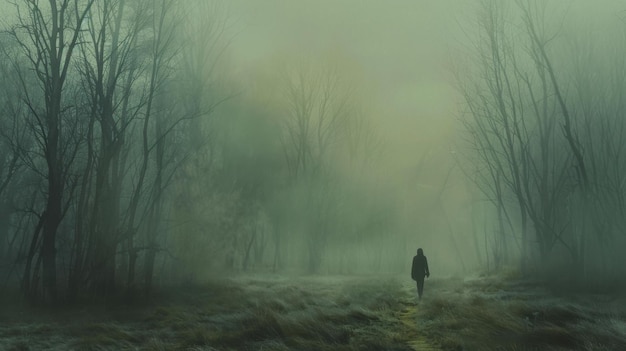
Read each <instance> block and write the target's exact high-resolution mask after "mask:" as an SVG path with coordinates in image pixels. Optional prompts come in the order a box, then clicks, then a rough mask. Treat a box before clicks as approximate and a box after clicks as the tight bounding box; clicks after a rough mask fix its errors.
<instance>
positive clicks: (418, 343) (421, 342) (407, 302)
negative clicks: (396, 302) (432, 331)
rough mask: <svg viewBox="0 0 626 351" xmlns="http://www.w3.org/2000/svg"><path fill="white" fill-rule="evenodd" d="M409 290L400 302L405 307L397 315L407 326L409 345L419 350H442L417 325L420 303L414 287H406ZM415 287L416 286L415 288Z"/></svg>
mask: <svg viewBox="0 0 626 351" xmlns="http://www.w3.org/2000/svg"><path fill="white" fill-rule="evenodd" d="M405 289H406V291H407V294H406V295H407V297H406V298H403V299H402V300H401V301H400V302H401V304H402V305H403V306H404V308H403V309H402V310H401V311H400V312H399V313H398V315H397V317H398V319H399V320H400V321H401V322H402V325H403V326H404V327H405V330H406V331H405V333H406V335H407V338H408V339H409V341H408V345H409V347H411V348H412V349H413V350H419V351H442V349H441V348H440V347H438V346H436V345H433V344H431V343H430V342H428V340H426V337H425V336H424V335H423V334H422V333H420V331H419V328H418V326H417V310H418V308H419V304H418V303H417V302H416V300H415V298H414V297H413V294H415V292H413V290H412V289H410V292H409V287H408V286H407V287H405ZM413 289H414V288H413Z"/></svg>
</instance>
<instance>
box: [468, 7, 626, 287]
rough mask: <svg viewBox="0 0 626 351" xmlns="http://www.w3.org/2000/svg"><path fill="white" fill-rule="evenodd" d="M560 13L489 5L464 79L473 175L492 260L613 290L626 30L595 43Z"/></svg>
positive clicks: (619, 229) (619, 261) (618, 259)
mask: <svg viewBox="0 0 626 351" xmlns="http://www.w3.org/2000/svg"><path fill="white" fill-rule="evenodd" d="M552 6H554V3H550V2H538V1H537V2H536V1H521V0H520V1H516V2H514V3H511V4H504V3H501V2H496V1H487V2H484V3H483V4H482V6H481V7H480V11H479V17H478V18H479V20H478V22H477V23H478V38H479V39H478V40H477V41H476V42H475V46H474V47H473V48H472V52H474V53H475V55H474V56H473V57H474V61H473V62H474V68H473V69H472V70H471V72H465V73H468V74H462V75H461V74H460V75H459V82H460V84H459V85H460V87H461V91H462V93H463V97H464V101H465V111H464V113H463V118H462V122H463V123H464V125H465V127H466V131H467V132H468V138H467V140H468V142H469V149H470V152H468V153H466V155H467V157H468V159H470V160H472V161H473V162H475V165H476V167H475V168H471V167H466V169H467V173H468V175H469V176H470V177H471V179H473V180H474V182H475V184H477V185H478V187H479V189H480V190H481V191H482V193H483V194H484V195H485V197H486V199H487V201H488V202H489V203H490V204H491V207H492V208H493V209H495V211H494V212H493V215H492V216H491V218H493V219H494V220H493V222H494V223H495V224H494V225H493V226H492V228H489V229H488V230H486V242H488V244H487V246H488V249H487V248H486V250H485V251H488V252H487V255H486V256H485V260H486V261H489V263H490V265H491V267H492V268H493V267H497V266H502V265H505V264H511V263H513V262H511V260H510V259H509V260H508V261H507V257H516V256H515V255H513V256H512V255H511V253H517V256H518V257H520V260H519V263H520V267H521V268H522V269H523V270H524V271H525V272H527V273H529V272H537V271H539V272H541V273H542V274H544V275H546V276H549V277H566V278H568V279H571V280H573V281H578V282H590V281H597V282H606V281H611V279H613V278H616V277H619V276H621V274H623V267H624V256H623V255H622V254H621V252H620V251H621V250H620V249H619V248H620V247H622V246H623V244H624V240H625V239H626V237H625V236H624V210H625V208H624V196H625V195H626V193H625V189H624V187H623V185H624V182H623V180H624V169H625V168H624V167H625V166H626V159H624V152H623V148H624V144H625V143H624V142H625V140H624V133H623V132H624V127H625V124H624V123H625V119H624V117H623V113H624V94H623V92H624V85H625V84H626V71H625V70H624V69H623V68H624V64H623V59H622V58H623V54H624V52H623V45H621V44H619V43H622V42H623V41H624V36H623V28H622V29H620V28H621V27H623V23H622V22H621V21H619V19H618V18H612V22H611V24H612V25H613V26H612V27H610V28H609V29H608V30H606V31H603V32H602V33H600V32H591V31H587V32H586V31H585V29H583V28H584V26H580V25H578V26H577V27H576V26H575V25H572V23H569V25H568V22H567V19H568V18H567V16H568V15H567V12H566V11H564V12H560V11H559V10H558V9H555V8H554V7H552ZM561 10H562V9H561ZM559 13H565V15H559ZM590 33H591V34H590Z"/></svg>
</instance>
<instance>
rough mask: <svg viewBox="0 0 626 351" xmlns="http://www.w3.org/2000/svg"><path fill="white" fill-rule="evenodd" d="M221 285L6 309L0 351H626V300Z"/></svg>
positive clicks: (510, 285) (483, 283)
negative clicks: (137, 298) (77, 303)
mask: <svg viewBox="0 0 626 351" xmlns="http://www.w3.org/2000/svg"><path fill="white" fill-rule="evenodd" d="M415 295H416V292H415V286H414V284H413V282H412V281H410V280H408V281H407V280H406V279H404V277H391V276H385V277H381V276H371V277H362V276H361V277H300V278H288V277H278V276H262V277H252V276H247V277H237V278H230V279H215V280H213V281H211V282H210V283H206V284H201V285H196V286H186V287H178V288H168V289H162V290H160V291H159V292H158V293H156V294H155V295H154V296H153V297H152V298H151V299H149V300H141V301H136V302H134V303H132V304H125V303H122V302H119V301H109V302H107V303H102V302H100V303H98V304H93V305H81V306H73V307H64V308H56V309H41V308H36V307H32V306H28V305H26V304H24V303H20V302H19V301H13V302H11V303H3V304H4V305H5V306H2V307H3V308H2V309H1V311H0V350H48V349H50V350H397V351H400V350H426V351H428V350H626V304H625V303H624V302H625V301H626V299H624V298H623V297H621V296H622V295H620V294H616V293H611V294H608V293H604V294H590V293H586V294H571V293H568V294H564V293H563V292H556V291H553V290H548V289H544V288H540V287H539V285H538V284H536V283H531V282H527V281H521V280H519V279H502V278H501V277H499V278H475V279H467V278H466V279H459V278H446V279H430V280H427V281H426V287H425V296H424V299H423V300H422V301H419V302H418V301H417V299H416V296H415Z"/></svg>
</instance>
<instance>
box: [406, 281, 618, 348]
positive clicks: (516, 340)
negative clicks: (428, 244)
mask: <svg viewBox="0 0 626 351" xmlns="http://www.w3.org/2000/svg"><path fill="white" fill-rule="evenodd" d="M438 290H439V291H438V295H437V296H436V297H433V298H431V299H429V300H428V301H426V303H424V304H423V305H422V306H420V307H421V308H420V309H419V313H418V326H419V327H420V328H421V330H422V331H423V332H424V333H426V334H427V336H428V337H429V338H430V339H431V340H435V341H437V342H438V343H439V344H440V345H441V346H442V348H444V349H446V350H590V351H591V350H626V330H625V329H623V328H621V325H622V324H621V323H624V321H625V320H626V313H625V311H624V310H622V311H621V312H619V313H616V311H618V310H616V309H615V308H614V306H612V305H602V304H599V303H598V302H597V300H596V299H595V298H594V297H593V296H580V295H578V296H576V295H573V294H572V295H570V296H560V297H558V298H557V297H555V296H554V295H553V294H552V293H551V292H549V291H548V290H543V289H540V288H538V287H537V286H536V285H535V284H532V283H528V282H523V281H519V280H516V281H506V280H496V279H482V280H474V281H468V282H461V281H458V282H457V283H456V286H455V288H454V289H445V288H441V289H438Z"/></svg>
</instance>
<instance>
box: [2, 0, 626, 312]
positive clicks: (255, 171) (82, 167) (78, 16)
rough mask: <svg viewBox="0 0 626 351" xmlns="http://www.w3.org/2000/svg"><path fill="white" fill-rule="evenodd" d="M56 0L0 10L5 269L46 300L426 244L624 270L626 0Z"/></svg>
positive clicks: (403, 264)
mask: <svg viewBox="0 0 626 351" xmlns="http://www.w3.org/2000/svg"><path fill="white" fill-rule="evenodd" d="M43 3H44V2H42V5H41V6H38V5H37V2H31V1H17V2H15V4H13V3H11V2H5V3H3V4H2V8H1V9H2V10H1V11H0V12H1V13H2V15H1V16H2V25H3V32H2V36H1V37H0V40H1V42H2V59H1V62H2V63H1V68H2V71H1V72H2V83H1V84H2V85H3V87H2V97H1V98H2V109H1V110H0V113H1V115H0V120H1V123H2V131H3V133H2V139H1V140H0V147H1V148H2V160H1V161H2V163H1V164H0V176H1V178H0V181H1V184H2V188H0V195H1V199H2V201H1V202H2V212H1V216H0V249H1V250H0V260H1V264H2V265H1V268H0V269H1V272H2V273H3V274H4V276H5V277H6V278H5V283H4V284H5V285H6V286H19V287H20V288H21V290H22V291H23V292H24V293H25V295H27V296H29V297H30V298H32V299H34V300H44V301H48V300H55V299H57V298H58V297H59V296H64V297H67V298H69V299H70V300H71V299H72V298H76V297H77V296H80V295H81V294H83V293H85V292H90V293H93V294H95V295H107V294H108V293H110V292H116V291H127V292H128V293H132V292H134V291H138V290H142V289H143V290H145V292H149V291H150V290H151V289H152V287H153V286H161V285H163V286H165V285H168V284H178V283H197V282H202V281H206V280H207V279H209V278H211V277H215V276H235V275H237V274H243V273H245V274H266V273H276V274H287V275H291V276H294V275H295V276H300V275H335V274H355V275H367V274H382V273H384V274H400V275H402V274H404V275H406V276H407V278H408V271H409V270H410V268H411V259H412V257H413V255H415V252H416V249H417V248H420V247H421V248H423V249H424V252H425V254H426V255H427V256H428V258H429V261H430V265H431V269H432V272H433V274H437V275H439V276H441V277H444V276H464V277H466V276H473V275H477V274H491V273H494V272H500V271H502V270H513V271H515V272H519V274H521V275H532V274H534V272H537V271H541V272H544V273H545V274H546V275H547V276H550V274H553V275H555V276H559V277H561V276H567V277H568V279H572V280H574V281H579V280H580V281H587V279H591V278H592V277H596V278H597V279H598V280H602V281H604V278H610V277H614V276H617V275H619V274H621V272H622V270H621V269H617V268H614V267H616V266H619V265H621V263H623V259H622V258H620V257H621V256H620V255H619V254H618V252H616V251H615V250H614V249H612V247H613V245H615V244H619V243H623V242H624V241H625V238H624V236H623V228H624V223H623V220H622V219H620V218H621V217H622V215H623V214H624V213H623V212H624V207H623V202H622V200H623V197H624V195H625V194H626V193H625V192H624V189H623V176H622V172H623V168H622V165H624V164H626V163H625V160H624V159H623V155H622V152H621V142H622V141H623V140H622V138H623V135H622V134H621V132H618V131H621V130H622V129H621V128H622V127H623V126H624V125H623V123H622V122H621V119H620V118H621V117H620V116H621V114H622V111H623V106H622V98H621V96H620V95H619V94H616V92H619V91H621V90H620V89H621V88H622V87H623V86H622V84H623V83H624V82H625V81H626V79H624V76H623V74H624V70H623V66H622V63H621V61H620V60H621V58H622V56H621V54H623V52H622V51H621V48H622V47H623V45H622V44H623V40H624V36H623V33H624V28H626V26H625V25H624V20H623V18H624V11H625V10H626V8H625V7H624V6H623V4H622V3H621V2H620V1H610V0H603V1H601V2H597V3H595V2H594V4H593V5H592V4H591V3H590V2H588V1H582V0H578V1H564V2H557V1H551V2H533V1H530V2H524V1H518V2H514V3H513V2H512V3H510V4H509V3H507V4H498V3H497V2H489V1H454V0H445V1H436V2H435V1H408V0H406V1H402V0H397V1H394V2H382V1H374V0H367V1H363V0H361V1H357V0H344V1H331V0H323V1H307V2H304V1H289V0H268V1H263V2H261V1H245V0H233V1H227V2H226V1H217V2H208V1H207V2H204V1H190V2H185V3H184V5H183V4H182V3H177V2H172V1H159V2H151V1H119V0H118V1H113V0H110V1H109V0H108V1H101V2H100V1H95V2H94V1H88V0H76V1H66V2H64V3H67V4H70V3H71V5H70V7H72V8H73V10H72V12H71V13H70V12H69V11H66V7H63V6H61V7H60V8H56V7H55V6H51V3H47V2H46V4H45V5H43ZM74 6H76V7H74ZM53 18H54V19H55V20H52V19H53ZM57 22H58V23H65V24H67V26H66V27H63V28H61V29H59V27H56V23H57ZM68 23H70V24H68ZM78 28H80V30H79V29H78ZM45 36H47V38H46V39H45V40H44V39H42V38H44V37H45ZM53 44H54V45H53ZM605 83H606V84H605ZM603 223H604V224H603ZM595 257H603V258H604V260H603V261H596V260H595ZM569 264H574V265H576V267H578V268H577V269H579V270H580V271H581V272H584V274H582V275H581V276H578V275H577V274H576V273H575V272H572V271H567V272H564V271H563V269H564V268H563V267H566V266H567V265H569ZM606 267H613V268H611V269H607V268H606ZM548 272H549V273H548ZM598 277H601V278H602V279H600V278H598ZM596 278H594V279H596ZM609 280H610V279H609Z"/></svg>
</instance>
